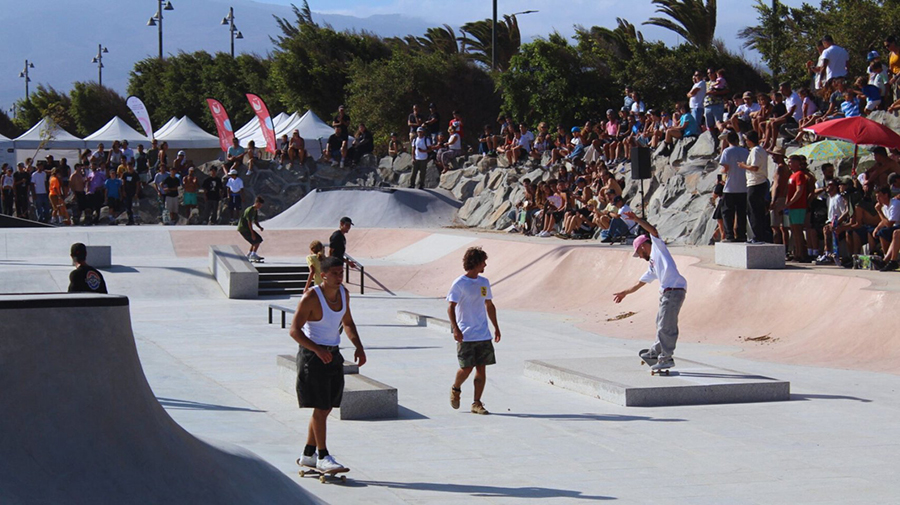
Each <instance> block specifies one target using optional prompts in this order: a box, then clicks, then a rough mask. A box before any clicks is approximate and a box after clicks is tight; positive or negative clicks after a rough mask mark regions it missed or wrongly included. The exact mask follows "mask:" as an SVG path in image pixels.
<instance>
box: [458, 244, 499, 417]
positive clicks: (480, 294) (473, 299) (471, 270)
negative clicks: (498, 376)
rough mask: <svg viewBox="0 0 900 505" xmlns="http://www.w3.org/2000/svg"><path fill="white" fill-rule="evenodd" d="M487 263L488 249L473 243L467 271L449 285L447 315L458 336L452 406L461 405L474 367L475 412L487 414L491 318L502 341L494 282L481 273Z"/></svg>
mask: <svg viewBox="0 0 900 505" xmlns="http://www.w3.org/2000/svg"><path fill="white" fill-rule="evenodd" d="M486 266H487V253H485V252H484V251H482V250H481V248H480V247H470V248H469V249H468V250H467V251H466V254H465V255H464V256H463V269H464V270H465V271H466V273H465V274H464V275H461V276H459V278H458V279H456V280H455V281H453V285H452V286H450V293H448V294H447V301H448V302H449V303H450V306H449V307H448V308H447V315H449V316H450V328H451V331H452V332H453V339H454V340H456V357H457V359H458V360H459V370H457V371H456V380H455V381H453V387H452V388H450V406H451V407H453V408H454V409H458V408H459V397H460V394H461V393H462V385H463V382H465V381H466V379H468V378H469V374H471V373H472V369H473V368H474V369H475V381H474V382H475V401H474V402H473V403H472V413H473V414H488V413H489V412H488V411H487V409H485V408H484V404H483V403H481V394H482V392H484V385H485V382H486V381H487V375H486V370H485V368H486V367H487V365H493V364H494V363H496V362H497V361H496V358H495V357H494V344H493V343H491V331H490V328H488V318H490V320H491V324H493V325H494V335H493V339H494V342H500V326H499V325H498V324H497V309H496V308H495V307H494V302H493V301H491V300H492V298H493V296H492V295H491V283H490V282H489V281H488V280H487V279H485V278H484V277H482V276H481V275H479V274H482V273H484V269H485V267H486Z"/></svg>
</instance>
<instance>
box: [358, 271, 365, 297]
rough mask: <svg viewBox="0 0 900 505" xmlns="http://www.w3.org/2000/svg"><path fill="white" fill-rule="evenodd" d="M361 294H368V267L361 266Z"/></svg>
mask: <svg viewBox="0 0 900 505" xmlns="http://www.w3.org/2000/svg"><path fill="white" fill-rule="evenodd" d="M359 294H361V295H364V294H366V267H364V266H362V265H360V266H359Z"/></svg>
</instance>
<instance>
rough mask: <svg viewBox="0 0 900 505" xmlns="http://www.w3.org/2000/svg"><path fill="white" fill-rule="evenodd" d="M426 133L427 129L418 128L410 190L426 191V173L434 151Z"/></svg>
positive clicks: (414, 145)
mask: <svg viewBox="0 0 900 505" xmlns="http://www.w3.org/2000/svg"><path fill="white" fill-rule="evenodd" d="M426 133H427V130H426V129H425V127H424V126H419V127H418V128H416V138H414V139H413V141H412V149H413V169H412V177H410V179H409V187H410V188H413V187H416V186H418V188H419V189H425V171H426V170H427V169H428V158H429V155H430V154H431V151H433V150H434V146H433V144H432V142H431V138H430V137H428V136H426ZM417 179H418V184H416V180H417Z"/></svg>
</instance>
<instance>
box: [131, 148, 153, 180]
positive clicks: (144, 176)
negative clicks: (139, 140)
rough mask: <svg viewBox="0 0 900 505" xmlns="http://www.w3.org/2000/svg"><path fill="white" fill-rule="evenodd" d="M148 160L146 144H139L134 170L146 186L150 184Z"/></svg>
mask: <svg viewBox="0 0 900 505" xmlns="http://www.w3.org/2000/svg"><path fill="white" fill-rule="evenodd" d="M147 159H148V155H147V153H145V152H144V144H138V147H137V153H135V155H134V168H135V170H136V171H137V174H138V177H140V179H141V182H142V183H144V184H147V183H149V182H150V167H149V165H148V164H147Z"/></svg>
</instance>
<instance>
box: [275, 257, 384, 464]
mask: <svg viewBox="0 0 900 505" xmlns="http://www.w3.org/2000/svg"><path fill="white" fill-rule="evenodd" d="M343 274H344V262H343V260H341V259H340V258H335V257H328V258H325V259H324V260H322V278H323V282H322V284H321V285H318V286H314V287H312V288H311V289H310V290H309V291H307V292H306V293H304V294H303V297H302V298H301V299H300V303H299V304H298V305H297V312H296V313H295V314H294V320H293V321H292V322H291V338H293V339H294V340H295V341H297V343H298V344H300V352H299V353H298V354H297V401H298V402H299V404H300V408H312V409H314V410H313V414H312V417H310V419H309V430H308V433H307V437H306V447H305V448H304V449H303V457H302V458H300V460H299V463H300V464H301V465H303V466H309V467H314V468H315V469H316V470H318V471H319V472H335V471H346V469H345V468H344V466H343V465H341V464H340V463H338V462H337V461H335V460H334V457H332V456H331V455H330V454H328V448H327V446H326V444H325V434H326V421H327V420H328V414H329V413H330V412H331V409H332V408H336V407H340V406H341V398H342V397H343V394H344V357H343V356H341V352H340V350H339V349H338V345H339V344H340V343H341V335H340V333H339V332H338V328H339V327H340V326H341V324H342V323H343V325H344V330H345V331H346V332H347V336H348V337H349V338H350V342H352V343H353V345H354V346H355V347H356V352H355V353H354V361H356V362H357V364H358V365H359V366H363V365H365V364H366V351H365V350H364V349H363V345H362V342H360V340H359V333H357V331H356V324H355V323H354V322H353V316H352V315H351V314H350V293H349V292H348V291H347V290H346V289H345V288H344V286H343V285H342V281H343ZM316 455H318V458H317V457H316Z"/></svg>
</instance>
